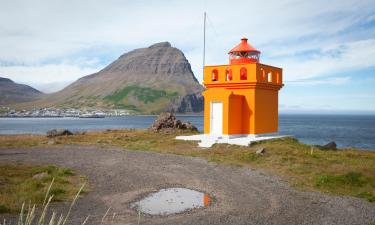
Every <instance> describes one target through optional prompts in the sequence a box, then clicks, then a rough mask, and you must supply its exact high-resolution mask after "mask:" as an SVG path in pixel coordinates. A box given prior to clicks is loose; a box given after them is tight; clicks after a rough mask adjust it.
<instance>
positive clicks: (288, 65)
mask: <svg viewBox="0 0 375 225" xmlns="http://www.w3.org/2000/svg"><path fill="white" fill-rule="evenodd" d="M332 52H336V53H337V54H331V53H332ZM373 59H375V39H371V40H363V41H356V42H350V43H343V44H335V45H333V46H330V47H329V48H326V49H322V52H321V53H319V54H317V55H316V56H315V57H313V58H307V59H300V58H296V57H286V58H282V57H279V59H278V60H277V61H275V62H274V64H279V65H283V66H282V67H283V69H284V71H283V74H284V75H283V76H284V77H283V78H284V80H285V81H303V80H306V79H312V78H319V79H322V78H321V77H323V76H325V75H329V74H339V73H342V72H348V71H353V70H357V69H363V68H369V67H373V66H375V60H373ZM321 82H324V77H323V80H321Z"/></svg>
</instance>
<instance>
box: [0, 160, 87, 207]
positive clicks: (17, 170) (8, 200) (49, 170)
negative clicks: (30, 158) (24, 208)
mask: <svg viewBox="0 0 375 225" xmlns="http://www.w3.org/2000/svg"><path fill="white" fill-rule="evenodd" d="M0 171H1V173H0V186H1V188H0V202H1V204H0V213H5V212H18V211H19V210H20V208H21V205H22V203H23V202H33V203H36V204H40V203H42V202H43V200H44V197H45V193H46V190H47V189H48V185H49V184H50V183H51V180H52V179H53V178H54V179H55V182H54V186H53V188H52V189H51V194H52V195H54V200H55V201H65V200H68V199H70V198H71V197H72V196H74V194H75V193H76V192H77V190H78V189H79V187H80V185H81V184H82V183H83V182H84V180H85V179H84V178H82V177H81V176H78V175H76V174H75V173H74V171H72V170H71V169H68V168H59V167H57V166H53V165H48V166H41V165H27V164H22V163H16V164H4V163H0Z"/></svg>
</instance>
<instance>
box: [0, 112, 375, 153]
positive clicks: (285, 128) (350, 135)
mask: <svg viewBox="0 0 375 225" xmlns="http://www.w3.org/2000/svg"><path fill="white" fill-rule="evenodd" d="M155 118H156V116H124V117H106V118H70V117H62V118H0V134H45V133H46V132H47V131H48V130H51V129H55V128H65V129H69V130H71V131H92V130H105V129H121V128H147V127H149V126H150V125H151V124H152V122H153V121H154V120H155ZM177 118H178V119H180V120H184V121H190V122H191V123H193V124H194V125H195V126H197V127H198V129H199V130H200V131H202V130H203V116H195V115H194V116H191V115H180V116H177ZM279 134H281V135H292V136H294V137H296V138H297V139H298V140H300V141H301V142H304V143H306V144H317V145H324V144H327V143H328V142H330V141H334V142H336V144H337V145H338V147H340V148H343V147H355V148H360V149H363V150H373V151H375V115H295V114H281V115H280V116H279Z"/></svg>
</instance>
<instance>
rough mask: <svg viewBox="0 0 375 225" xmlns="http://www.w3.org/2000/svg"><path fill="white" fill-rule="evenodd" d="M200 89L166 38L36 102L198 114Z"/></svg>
mask: <svg viewBox="0 0 375 225" xmlns="http://www.w3.org/2000/svg"><path fill="white" fill-rule="evenodd" d="M202 91H203V87H202V86H201V85H200V84H199V82H198V81H197V79H196V78H195V77H194V74H193V72H192V70H191V66H190V64H189V62H188V60H187V59H186V57H185V56H184V54H183V53H182V52H181V51H180V50H179V49H177V48H174V47H172V46H171V44H170V43H169V42H162V43H157V44H154V45H151V46H150V47H148V48H140V49H135V50H133V51H130V52H128V53H125V54H123V55H121V56H120V57H119V58H118V59H117V60H115V61H114V62H112V63H111V64H109V65H108V66H107V67H105V68H104V69H102V70H101V71H99V72H97V73H94V74H91V75H88V76H85V77H82V78H80V79H79V80H77V81H76V82H74V83H72V84H71V85H69V86H67V87H66V88H64V89H63V90H61V91H59V92H57V93H54V94H51V95H49V96H48V97H46V98H44V99H43V100H41V102H43V103H44V105H45V106H47V105H50V106H57V107H77V108H78V107H79V108H81V107H93V108H115V109H130V110H134V111H136V112H139V113H158V112H161V111H173V112H182V113H183V112H200V111H202V110H203V97H202V95H201V92H202Z"/></svg>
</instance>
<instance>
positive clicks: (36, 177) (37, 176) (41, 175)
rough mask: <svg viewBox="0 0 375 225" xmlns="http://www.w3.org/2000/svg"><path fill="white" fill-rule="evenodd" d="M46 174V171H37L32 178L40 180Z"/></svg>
mask: <svg viewBox="0 0 375 225" xmlns="http://www.w3.org/2000/svg"><path fill="white" fill-rule="evenodd" d="M46 176H48V174H47V173H46V172H42V173H37V174H35V175H34V176H33V179H37V180H40V179H42V178H44V177H46Z"/></svg>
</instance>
